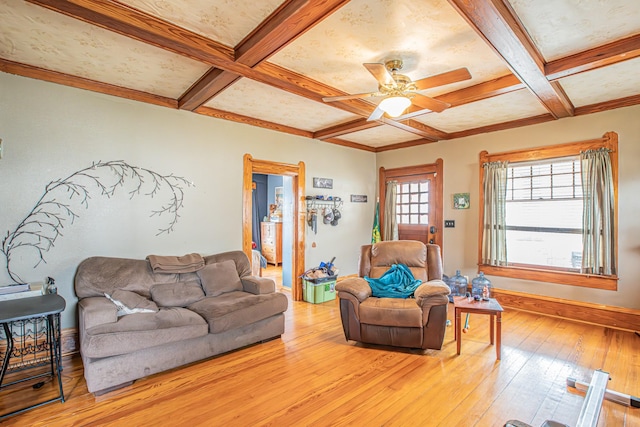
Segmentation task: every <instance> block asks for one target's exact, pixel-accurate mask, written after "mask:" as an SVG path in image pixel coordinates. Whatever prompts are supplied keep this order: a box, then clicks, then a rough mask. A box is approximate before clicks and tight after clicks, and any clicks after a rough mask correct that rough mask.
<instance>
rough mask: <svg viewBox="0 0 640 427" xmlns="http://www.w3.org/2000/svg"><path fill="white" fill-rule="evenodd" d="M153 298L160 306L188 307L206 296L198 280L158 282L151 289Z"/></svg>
mask: <svg viewBox="0 0 640 427" xmlns="http://www.w3.org/2000/svg"><path fill="white" fill-rule="evenodd" d="M150 291H151V299H152V300H153V301H155V303H156V304H158V305H159V306H160V307H186V306H188V305H189V304H193V303H194V302H196V301H200V300H201V299H202V298H204V291H203V290H202V286H200V283H199V282H198V281H196V280H192V281H189V282H178V283H158V284H156V285H153V286H152V287H151V289H150Z"/></svg>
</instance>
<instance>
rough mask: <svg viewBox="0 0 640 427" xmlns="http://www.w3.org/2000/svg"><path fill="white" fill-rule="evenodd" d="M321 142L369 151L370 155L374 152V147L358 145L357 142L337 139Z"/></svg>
mask: <svg viewBox="0 0 640 427" xmlns="http://www.w3.org/2000/svg"><path fill="white" fill-rule="evenodd" d="M323 142H329V143H331V144H335V145H341V146H343V147H349V148H356V149H358V150H363V151H369V152H371V153H375V152H376V149H375V147H371V146H369V145H364V144H358V143H357V142H351V141H345V140H344V139H339V138H329V139H325V140H323Z"/></svg>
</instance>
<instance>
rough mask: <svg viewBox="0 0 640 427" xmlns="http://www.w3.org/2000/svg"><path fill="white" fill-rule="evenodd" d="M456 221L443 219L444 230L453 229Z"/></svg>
mask: <svg viewBox="0 0 640 427" xmlns="http://www.w3.org/2000/svg"><path fill="white" fill-rule="evenodd" d="M455 227H456V221H455V220H453V219H445V220H444V228H455Z"/></svg>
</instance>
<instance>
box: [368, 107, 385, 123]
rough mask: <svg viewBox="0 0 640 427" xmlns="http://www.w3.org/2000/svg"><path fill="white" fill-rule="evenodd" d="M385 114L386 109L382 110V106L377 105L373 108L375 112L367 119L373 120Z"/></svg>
mask: <svg viewBox="0 0 640 427" xmlns="http://www.w3.org/2000/svg"><path fill="white" fill-rule="evenodd" d="M383 114H384V111H382V109H381V108H380V107H376V109H375V110H373V113H371V115H370V116H369V117H368V118H367V121H368V122H371V121H374V120H379V119H380V118H381V117H382V115H383Z"/></svg>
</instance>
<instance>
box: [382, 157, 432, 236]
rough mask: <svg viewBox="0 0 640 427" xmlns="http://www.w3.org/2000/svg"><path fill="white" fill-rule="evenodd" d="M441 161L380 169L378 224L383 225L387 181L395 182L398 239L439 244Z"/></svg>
mask: <svg viewBox="0 0 640 427" xmlns="http://www.w3.org/2000/svg"><path fill="white" fill-rule="evenodd" d="M442 176H443V161H442V159H438V160H437V161H436V163H433V164H427V165H420V166H408V167H403V168H396V169H385V168H380V175H379V184H380V193H379V194H380V209H381V211H380V216H381V219H380V223H381V224H384V205H385V192H386V187H387V182H389V181H395V182H396V183H397V196H396V215H397V220H398V238H399V239H400V240H418V241H421V242H424V243H435V244H437V245H439V246H440V247H442V240H443V239H442V227H443V225H444V224H443V222H444V221H443V219H442V218H443V214H442V210H443V196H442Z"/></svg>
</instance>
